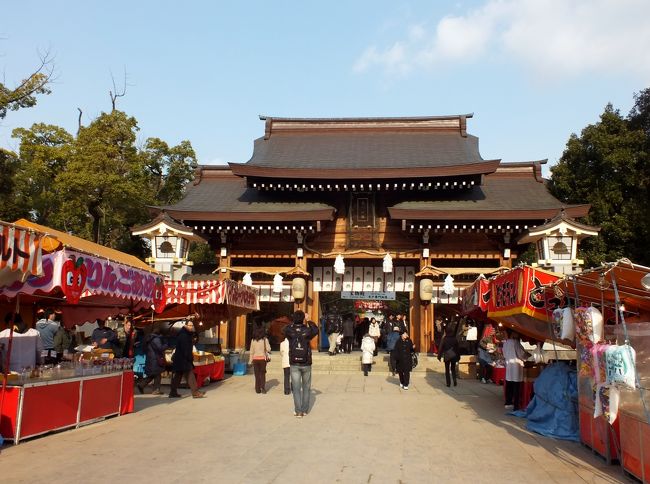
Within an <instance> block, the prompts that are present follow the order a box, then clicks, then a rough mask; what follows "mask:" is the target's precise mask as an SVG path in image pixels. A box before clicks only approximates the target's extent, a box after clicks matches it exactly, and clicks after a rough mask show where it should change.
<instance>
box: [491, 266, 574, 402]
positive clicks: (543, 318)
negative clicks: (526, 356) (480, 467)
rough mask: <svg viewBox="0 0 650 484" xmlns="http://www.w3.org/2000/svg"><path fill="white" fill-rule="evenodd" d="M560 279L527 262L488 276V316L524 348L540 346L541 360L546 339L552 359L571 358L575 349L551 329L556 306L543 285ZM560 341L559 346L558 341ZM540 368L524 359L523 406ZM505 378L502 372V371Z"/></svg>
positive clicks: (521, 399) (539, 357) (521, 396)
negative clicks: (519, 339)
mask: <svg viewBox="0 0 650 484" xmlns="http://www.w3.org/2000/svg"><path fill="white" fill-rule="evenodd" d="M559 279H560V275H558V274H555V273H553V272H549V271H545V270H543V269H539V268H538V267H532V266H528V265H522V266H519V267H516V268H514V269H511V270H509V271H507V272H505V273H503V274H500V275H498V276H495V277H493V278H492V279H490V281H489V282H490V286H489V298H487V301H488V302H487V317H488V318H489V319H490V320H493V321H495V322H497V323H498V324H499V326H502V327H504V328H509V329H512V330H514V331H516V332H517V333H519V334H520V335H521V336H522V341H523V342H524V345H526V342H527V341H528V342H530V343H532V344H535V345H536V346H535V347H533V346H528V347H527V350H529V352H530V351H532V350H533V348H535V351H537V348H538V349H539V352H538V360H540V361H541V360H544V358H543V356H544V354H543V353H542V352H544V353H546V354H547V355H548V353H549V352H548V350H546V349H545V342H546V341H551V349H552V353H553V356H552V358H553V359H560V356H559V354H560V353H562V354H563V356H562V358H566V357H567V356H566V353H567V350H568V353H570V357H571V359H573V358H575V352H574V351H573V350H572V348H570V345H571V342H570V341H568V340H564V341H562V340H560V338H558V335H556V334H555V333H553V331H552V324H551V319H552V314H553V310H554V309H556V306H555V305H554V304H555V300H554V299H547V297H546V292H547V289H546V287H547V286H548V285H550V284H552V283H554V282H556V281H558V280H559ZM560 343H562V346H560V345H559V344H560ZM540 371H541V363H539V362H533V361H526V362H525V366H524V381H523V383H522V385H521V394H520V402H521V403H522V405H524V406H525V405H526V404H527V403H528V402H529V401H530V400H531V398H532V396H533V395H534V392H533V388H534V382H535V379H536V378H537V376H538V375H539V373H540ZM503 377H504V378H505V371H503Z"/></svg>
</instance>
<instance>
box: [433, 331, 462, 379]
mask: <svg viewBox="0 0 650 484" xmlns="http://www.w3.org/2000/svg"><path fill="white" fill-rule="evenodd" d="M441 359H444V361H445V381H446V383H447V386H450V385H451V382H452V380H453V382H454V386H456V385H457V384H458V375H457V374H456V363H458V361H459V360H460V353H459V350H458V338H456V333H455V331H454V325H449V326H447V327H446V328H445V335H444V336H443V337H442V340H441V341H440V348H439V349H438V361H440V360H441Z"/></svg>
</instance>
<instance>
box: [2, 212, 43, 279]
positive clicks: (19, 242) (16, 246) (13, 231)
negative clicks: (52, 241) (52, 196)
mask: <svg viewBox="0 0 650 484" xmlns="http://www.w3.org/2000/svg"><path fill="white" fill-rule="evenodd" d="M41 238H42V236H41V235H40V234H37V233H34V232H32V231H29V230H25V229H22V228H19V227H15V226H13V225H10V224H5V223H2V222H0V285H4V284H10V283H12V282H14V281H16V280H21V279H23V280H24V279H25V277H26V276H28V275H40V274H42V273H43V261H42V257H43V255H42V250H41Z"/></svg>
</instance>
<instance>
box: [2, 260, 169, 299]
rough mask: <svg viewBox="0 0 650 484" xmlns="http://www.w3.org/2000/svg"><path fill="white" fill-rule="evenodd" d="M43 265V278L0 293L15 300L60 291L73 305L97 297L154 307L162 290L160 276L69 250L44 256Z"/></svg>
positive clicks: (27, 281) (30, 279)
mask: <svg viewBox="0 0 650 484" xmlns="http://www.w3.org/2000/svg"><path fill="white" fill-rule="evenodd" d="M42 264H43V275H41V276H31V277H29V278H27V280H26V281H25V282H24V283H20V282H16V283H14V284H12V285H11V286H7V287H4V288H2V289H1V290H0V293H2V294H3V295H5V296H8V297H14V296H16V295H17V294H35V293H41V294H49V293H52V292H54V291H56V290H58V289H60V290H61V291H62V292H63V294H64V295H65V297H66V300H67V302H68V303H69V304H77V303H78V302H79V301H80V300H82V299H83V298H86V297H90V296H97V295H101V296H109V297H117V298H121V299H128V300H132V301H135V302H145V303H149V304H154V301H155V292H156V289H157V288H160V287H162V280H161V279H160V276H158V275H156V274H153V273H150V272H146V271H143V270H141V269H136V268H134V267H131V266H128V265H125V264H120V263H118V262H114V261H111V260H108V259H104V258H101V257H94V256H91V255H87V254H83V253H81V252H77V251H74V250H69V249H64V250H60V251H57V252H53V253H51V254H47V255H44V256H43V262H42Z"/></svg>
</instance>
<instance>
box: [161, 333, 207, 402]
mask: <svg viewBox="0 0 650 484" xmlns="http://www.w3.org/2000/svg"><path fill="white" fill-rule="evenodd" d="M193 334H194V323H193V322H192V321H185V324H184V325H183V327H182V328H181V330H180V331H179V332H178V335H177V336H176V349H175V350H174V354H173V356H172V371H173V372H174V376H172V382H171V389H170V390H169V398H179V397H181V394H180V393H178V385H180V383H181V379H182V378H183V377H185V381H186V382H187V385H188V386H189V387H190V390H191V391H192V397H193V398H203V397H204V396H205V393H204V392H202V391H200V390H199V388H198V386H197V384H196V377H195V376H194V371H192V370H193V368H194V355H193V354H192V347H193V346H194V345H193V344H192V335H193Z"/></svg>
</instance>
